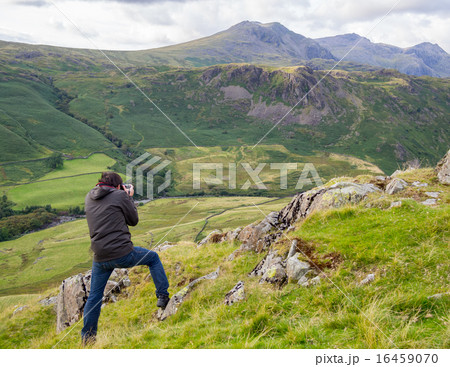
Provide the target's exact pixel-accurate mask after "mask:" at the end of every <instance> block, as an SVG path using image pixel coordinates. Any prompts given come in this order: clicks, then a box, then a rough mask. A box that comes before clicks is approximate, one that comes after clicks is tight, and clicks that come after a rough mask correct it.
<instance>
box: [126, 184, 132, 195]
mask: <svg viewBox="0 0 450 367" xmlns="http://www.w3.org/2000/svg"><path fill="white" fill-rule="evenodd" d="M125 192H126V193H127V194H128V195H129V196H133V195H134V186H133V185H131V184H130V187H129V188H125Z"/></svg>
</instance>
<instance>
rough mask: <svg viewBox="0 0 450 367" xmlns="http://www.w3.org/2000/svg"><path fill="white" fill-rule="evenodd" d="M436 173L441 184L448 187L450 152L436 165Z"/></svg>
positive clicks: (449, 180) (449, 183) (449, 181)
mask: <svg viewBox="0 0 450 367" xmlns="http://www.w3.org/2000/svg"><path fill="white" fill-rule="evenodd" d="M436 172H437V177H438V180H439V182H440V183H441V184H445V185H450V150H449V151H448V152H447V154H446V155H445V156H444V157H443V158H442V159H441V160H440V161H439V163H438V164H437V166H436Z"/></svg>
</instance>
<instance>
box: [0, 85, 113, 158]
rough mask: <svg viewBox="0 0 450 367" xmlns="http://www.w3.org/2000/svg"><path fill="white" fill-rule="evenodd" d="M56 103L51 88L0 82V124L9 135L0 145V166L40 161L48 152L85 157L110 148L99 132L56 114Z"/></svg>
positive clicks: (59, 113)
mask: <svg viewBox="0 0 450 367" xmlns="http://www.w3.org/2000/svg"><path fill="white" fill-rule="evenodd" d="M56 100H57V96H56V95H55V92H54V91H53V90H52V88H51V87H50V86H48V85H46V84H44V83H42V82H41V83H39V82H36V81H31V80H23V79H21V78H17V79H16V80H14V81H7V82H5V81H2V82H0V123H1V125H2V127H3V128H6V129H8V130H9V131H10V133H9V135H11V137H10V138H11V139H10V140H9V139H8V140H9V142H8V141H4V143H5V145H2V157H1V161H2V162H7V161H18V160H23V159H30V158H37V157H42V156H45V153H47V154H48V152H49V151H61V152H63V153H68V154H73V155H88V154H89V153H91V152H93V151H98V150H103V149H107V148H108V147H110V146H111V143H110V142H108V141H107V140H106V139H105V138H104V137H103V136H102V135H101V134H100V133H99V132H97V131H95V130H93V129H91V128H89V127H88V126H86V125H85V124H83V123H81V122H80V121H78V120H75V119H73V118H71V117H70V116H68V115H66V114H65V113H63V112H61V111H59V110H57V109H56V107H55V105H54V103H55V102H56ZM19 141H20V143H19ZM18 144H19V145H18ZM18 146H23V151H21V150H18V149H17V148H18Z"/></svg>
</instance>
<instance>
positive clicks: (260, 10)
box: [0, 0, 450, 52]
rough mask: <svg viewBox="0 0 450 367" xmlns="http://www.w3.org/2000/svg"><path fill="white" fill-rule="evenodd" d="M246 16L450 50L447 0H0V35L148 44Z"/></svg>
mask: <svg viewBox="0 0 450 367" xmlns="http://www.w3.org/2000/svg"><path fill="white" fill-rule="evenodd" d="M394 5H395V6H394ZM393 6H394V8H393V9H392V11H391V12H390V13H389V15H387V16H386V17H385V15H386V13H388V11H389V10H390V9H391V8H392V7H393ZM244 20H250V21H259V22H262V23H269V22H279V23H281V24H283V25H284V26H286V27H287V28H289V29H290V30H292V31H294V32H296V33H299V34H302V35H304V36H306V37H310V38H318V37H327V36H334V35H337V34H344V33H357V34H359V35H361V36H365V37H367V38H369V39H370V40H371V41H372V42H382V43H388V44H392V45H395V46H399V47H410V46H413V45H416V44H418V43H421V42H431V43H437V44H439V46H441V47H442V48H443V49H444V50H446V51H447V52H450V37H449V36H448V35H449V34H450V0H376V1H373V0H366V1H364V0H282V1H281V0H0V40H5V41H16V42H25V43H34V44H47V45H55V46H65V47H82V48H95V47H98V48H101V49H109V50H142V49H150V48H155V47H161V46H167V45H172V44H177V43H181V42H186V41H190V40H193V39H197V38H201V37H206V36H209V35H212V34H214V33H217V32H220V31H223V30H225V29H228V28H229V27H231V26H232V25H234V24H237V23H239V22H242V21H244ZM380 20H381V22H380ZM80 31H81V32H82V33H83V34H84V35H85V36H86V37H85V36H83V35H82V34H81V33H80Z"/></svg>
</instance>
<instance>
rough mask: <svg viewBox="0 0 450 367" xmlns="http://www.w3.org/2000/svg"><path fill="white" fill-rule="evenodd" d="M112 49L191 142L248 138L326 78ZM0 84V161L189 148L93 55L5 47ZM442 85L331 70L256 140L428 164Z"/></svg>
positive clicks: (239, 142)
mask: <svg viewBox="0 0 450 367" xmlns="http://www.w3.org/2000/svg"><path fill="white" fill-rule="evenodd" d="M136 55H137V54H136ZM116 56H117V57H118V59H115V60H116V61H117V62H118V63H119V65H120V67H121V68H123V71H124V72H125V73H127V75H129V76H130V78H132V79H133V80H134V81H135V82H136V83H137V84H138V85H139V86H140V87H141V88H142V90H143V91H144V92H145V93H146V94H147V95H148V96H149V98H151V99H152V100H153V101H154V102H155V103H156V104H157V105H158V106H159V107H160V108H161V109H162V110H163V111H164V112H165V113H166V114H167V115H168V116H170V118H171V119H172V120H173V121H174V122H175V123H176V124H177V125H178V126H179V127H180V128H181V129H182V130H183V131H184V132H185V133H186V134H187V135H188V136H189V137H190V138H191V139H192V140H193V141H194V142H195V143H196V144H197V145H198V146H226V147H230V146H253V145H254V144H255V143H257V142H258V140H259V139H261V138H262V137H263V135H264V134H265V133H266V132H267V131H268V130H269V129H270V128H271V127H272V126H273V124H274V123H276V122H278V121H279V119H280V118H281V117H282V116H283V115H284V114H285V113H286V112H288V111H289V108H290V107H291V106H293V105H295V104H296V103H297V102H298V101H299V100H300V99H301V98H302V97H303V96H304V95H305V93H307V92H308V91H309V90H310V89H311V88H313V87H314V85H315V84H316V83H317V82H318V81H319V80H320V79H321V78H322V77H323V76H324V75H325V73H324V71H320V70H312V69H310V68H307V67H284V68H280V67H262V68H259V67H255V66H252V65H248V64H229V65H219V66H212V67H206V68H205V67H202V68H180V67H174V66H165V65H156V64H153V65H152V66H151V64H148V63H147V64H145V65H144V64H142V62H141V63H136V64H134V65H131V64H130V63H129V62H128V61H126V58H125V59H121V58H120V57H119V56H120V54H117V55H116ZM136 57H137V56H136ZM142 57H143V56H142ZM129 61H130V62H131V61H132V60H131V59H130V60H129ZM0 82H1V83H2V85H3V86H4V88H3V87H2V91H3V94H0V122H1V124H0V125H1V126H2V127H3V128H2V127H0V129H3V131H4V132H5V134H2V138H3V140H4V141H5V142H6V143H7V144H6V145H0V153H1V156H2V157H3V161H10V160H25V159H31V158H38V157H44V156H48V155H49V154H51V151H52V150H57V151H62V152H64V153H67V154H71V155H87V153H89V152H92V151H105V150H107V149H111V148H120V149H121V150H122V151H123V152H124V153H127V150H128V149H129V148H130V149H136V148H137V149H149V148H159V147H183V146H187V145H189V144H190V142H189V141H188V140H187V139H186V138H185V137H184V136H183V135H182V134H181V133H180V132H179V131H177V130H176V129H175V128H174V126H173V125H172V124H171V123H170V122H169V121H168V120H167V119H166V118H165V117H164V116H163V115H162V114H161V113H160V112H159V111H158V110H157V109H156V108H155V107H154V106H153V105H152V104H151V103H149V101H148V100H147V99H146V98H145V97H144V96H143V95H142V94H140V93H139V92H138V91H137V90H136V89H135V88H134V87H133V85H132V84H131V83H130V82H129V81H128V80H126V79H124V77H123V75H122V74H121V73H120V72H119V71H117V70H116V69H114V67H113V66H112V65H109V64H108V63H107V61H106V60H105V59H103V58H102V56H101V55H100V54H99V53H96V52H93V51H89V50H70V49H59V48H56V49H53V48H51V47H45V46H43V47H42V48H39V47H38V46H27V45H19V44H5V45H4V46H3V47H0ZM239 88H241V89H239ZM448 93H449V81H448V80H447V79H437V78H427V77H420V78H418V77H410V76H407V75H403V74H400V73H398V72H394V71H386V70H376V71H366V72H355V71H354V72H345V71H335V72H333V73H331V74H330V75H328V76H327V77H326V78H325V79H323V81H322V82H321V83H320V85H319V86H318V87H317V88H315V89H314V90H313V91H311V93H310V94H309V95H308V97H307V98H306V99H305V100H304V101H303V102H302V103H300V104H299V105H298V106H297V107H296V108H295V109H294V110H293V111H292V112H291V113H290V114H289V115H288V116H287V117H286V118H285V120H284V121H283V122H282V123H281V124H280V125H278V126H277V128H276V129H274V130H273V131H272V132H271V133H270V134H269V135H268V136H267V137H266V138H265V139H264V141H263V143H264V144H268V145H283V146H285V147H286V148H287V149H288V150H289V151H290V152H292V153H295V154H299V155H311V154H314V153H315V152H327V153H340V154H345V155H349V156H355V157H357V158H359V159H363V160H366V161H369V162H371V163H374V164H376V165H377V166H379V167H380V168H381V169H382V170H383V171H385V172H388V173H389V172H391V171H394V170H395V169H396V168H397V166H398V165H402V164H403V163H405V162H406V161H409V160H411V159H414V158H418V159H419V160H421V161H423V162H425V163H427V162H428V163H430V164H435V163H436V162H437V160H438V159H439V158H440V157H441V156H442V155H443V154H444V152H445V151H446V150H447V148H448V143H449V128H448V123H447V122H448V121H447V120H448V119H447V116H448V115H449V112H450V111H449V107H448V104H447V103H446V100H447V96H448ZM4 128H6V129H7V130H8V131H6V130H5V129H4ZM9 142H10V143H9ZM17 146H23V149H22V150H20V151H19V150H18V149H17V148H16V147H17ZM1 149H3V150H4V151H2V150H1ZM0 173H1V172H0ZM21 178H23V177H21Z"/></svg>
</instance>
